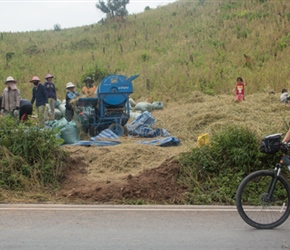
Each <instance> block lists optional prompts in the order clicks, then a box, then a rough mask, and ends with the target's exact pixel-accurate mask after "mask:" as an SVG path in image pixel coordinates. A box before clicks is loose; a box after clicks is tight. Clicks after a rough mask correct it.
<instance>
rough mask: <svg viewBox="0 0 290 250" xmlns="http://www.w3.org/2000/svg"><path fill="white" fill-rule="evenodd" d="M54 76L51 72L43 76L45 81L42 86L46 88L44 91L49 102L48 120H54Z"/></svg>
mask: <svg viewBox="0 0 290 250" xmlns="http://www.w3.org/2000/svg"><path fill="white" fill-rule="evenodd" d="M53 77H54V76H53V75H51V74H47V75H46V76H45V80H46V81H45V83H44V87H45V88H46V92H47V97H48V103H49V107H50V114H49V118H50V120H54V108H55V102H56V99H57V98H56V88H55V85H54V83H53V82H52V78H53Z"/></svg>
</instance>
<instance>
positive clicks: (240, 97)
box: [233, 77, 246, 102]
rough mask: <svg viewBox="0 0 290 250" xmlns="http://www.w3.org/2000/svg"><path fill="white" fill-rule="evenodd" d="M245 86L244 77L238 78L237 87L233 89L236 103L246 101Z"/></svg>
mask: <svg viewBox="0 0 290 250" xmlns="http://www.w3.org/2000/svg"><path fill="white" fill-rule="evenodd" d="M245 86H246V81H245V82H244V81H243V79H242V77H238V78H237V83H236V87H235V88H234V89H233V91H234V92H235V94H236V97H235V101H237V102H239V101H244V100H245Z"/></svg>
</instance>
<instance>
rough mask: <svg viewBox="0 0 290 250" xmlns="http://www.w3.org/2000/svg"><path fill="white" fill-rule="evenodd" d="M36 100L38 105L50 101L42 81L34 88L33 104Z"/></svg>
mask: <svg viewBox="0 0 290 250" xmlns="http://www.w3.org/2000/svg"><path fill="white" fill-rule="evenodd" d="M34 101H36V102H35V105H36V107H39V106H42V105H45V104H46V103H47V102H48V97H47V92H46V88H45V87H44V85H42V84H41V83H39V84H38V85H37V86H34V87H33V89H32V99H31V103H32V104H33V103H34Z"/></svg>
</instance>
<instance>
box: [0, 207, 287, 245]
mask: <svg viewBox="0 0 290 250" xmlns="http://www.w3.org/2000/svg"><path fill="white" fill-rule="evenodd" d="M289 235H290V218H289V220H288V221H286V222H285V223H284V224H283V225H282V226H280V227H279V228H276V229H274V230H256V229H253V228H251V227H249V226H248V225H247V224H245V223H244V222H243V221H242V220H241V219H240V217H239V216H238V214H237V211H236V209H235V207H222V206H209V207H208V206H101V205H97V206H92V205H84V206H79V205H77V206H71V205H5V204H2V205H0V249H1V250H2V249H27V250H28V249H29V250H36V249H37V250H39V249H70V250H73V249H80V250H82V249H100V250H107V249H108V250H111V249H114V250H115V249H116V250H145V249H146V250H147V249H148V250H163V249H164V250H181V249H186V250H187V249H188V250H191V249H198V250H199V249H201V250H203V249H204V250H205V249H207V250H211V249H263V250H264V249H271V250H272V249H287V248H290V240H289Z"/></svg>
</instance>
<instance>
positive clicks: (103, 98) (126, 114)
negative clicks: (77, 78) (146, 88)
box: [76, 75, 139, 136]
mask: <svg viewBox="0 0 290 250" xmlns="http://www.w3.org/2000/svg"><path fill="white" fill-rule="evenodd" d="M138 76H139V75H134V76H131V77H129V78H127V77H126V76H124V75H109V76H107V77H105V78H104V79H103V80H102V82H101V83H100V84H99V86H98V89H97V95H96V96H97V97H96V98H79V100H78V101H77V104H76V106H77V107H78V108H79V109H81V110H82V112H81V113H80V114H79V120H80V122H81V124H82V127H83V129H84V130H85V132H88V133H89V134H90V135H91V136H94V135H97V134H98V133H100V132H101V131H102V130H104V129H107V128H110V129H111V130H112V131H113V132H114V133H115V134H117V135H119V136H120V135H122V134H123V133H124V125H125V124H126V123H127V121H128V120H129V118H130V104H129V95H130V94H132V93H133V85H132V81H133V80H134V79H136V78H137V77H138Z"/></svg>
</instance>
